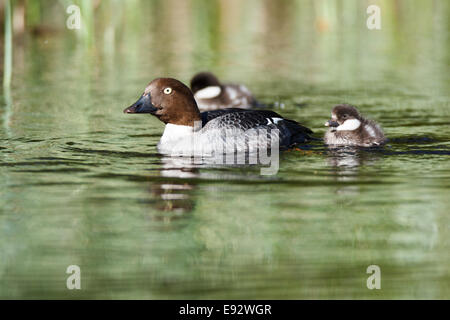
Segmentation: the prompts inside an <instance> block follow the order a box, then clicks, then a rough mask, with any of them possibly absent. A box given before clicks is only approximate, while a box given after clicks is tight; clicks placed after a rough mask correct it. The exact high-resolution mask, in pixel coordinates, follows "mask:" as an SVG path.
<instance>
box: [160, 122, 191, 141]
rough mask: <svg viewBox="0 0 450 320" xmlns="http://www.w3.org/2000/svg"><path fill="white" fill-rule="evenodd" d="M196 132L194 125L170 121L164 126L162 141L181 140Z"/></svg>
mask: <svg viewBox="0 0 450 320" xmlns="http://www.w3.org/2000/svg"><path fill="white" fill-rule="evenodd" d="M192 134H194V127H191V126H183V125H178V124H172V123H168V124H166V127H165V128H164V133H163V135H162V137H161V142H167V141H173V140H180V139H184V138H186V137H189V136H191V135H192Z"/></svg>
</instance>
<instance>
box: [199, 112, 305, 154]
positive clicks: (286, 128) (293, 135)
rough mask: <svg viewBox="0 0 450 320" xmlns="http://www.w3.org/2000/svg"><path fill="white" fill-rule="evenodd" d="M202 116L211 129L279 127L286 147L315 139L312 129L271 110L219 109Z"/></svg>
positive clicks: (203, 121)
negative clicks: (312, 135)
mask: <svg viewBox="0 0 450 320" xmlns="http://www.w3.org/2000/svg"><path fill="white" fill-rule="evenodd" d="M201 117H202V123H203V126H207V127H208V128H211V129H241V130H244V131H246V130H250V129H266V130H270V129H278V130H279V131H280V145H281V146H284V147H290V146H292V145H294V144H297V143H305V142H307V141H310V140H313V139H314V138H312V137H311V136H310V134H312V133H313V132H312V130H311V129H309V128H307V127H305V126H303V125H301V124H300V123H298V122H297V121H294V120H290V119H285V118H283V117H282V116H281V115H279V114H278V113H276V112H274V111H271V110H247V109H239V108H230V109H219V110H213V111H206V112H202V113H201Z"/></svg>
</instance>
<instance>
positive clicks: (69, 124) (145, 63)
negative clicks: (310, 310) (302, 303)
mask: <svg viewBox="0 0 450 320" xmlns="http://www.w3.org/2000/svg"><path fill="white" fill-rule="evenodd" d="M70 4H77V5H79V7H80V9H81V17H82V20H81V29H80V30H70V29H68V28H67V27H66V20H67V18H68V17H69V14H68V13H66V8H67V7H68V6H69V5H70ZM371 4H376V5H378V6H379V7H380V8H381V26H382V28H381V30H368V29H367V27H366V20H367V18H368V14H367V13H366V9H367V7H368V6H369V5H371ZM8 8H10V10H8ZM9 12H10V14H8V13H9ZM449 17H450V2H449V1H446V0H441V1H438V0H435V1H423V0H384V1H381V0H371V1H364V0H341V1H332V0H322V1H321V0H314V1H312V0H310V1H308V0H282V1H269V0H246V1H238V0H221V1H215V0H205V1H202V0H186V1H178V0H177V1H175V0H164V1H163V0H161V1H144V0H142V1H139V0H127V1H118V0H110V1H107V0H104V1H88V0H80V1H56V0H55V1H51V0H48V1H35V0H22V1H21V0H13V1H2V2H0V20H1V34H2V38H1V41H0V43H1V44H0V46H1V50H0V51H1V53H2V60H1V63H0V68H1V71H2V75H3V77H2V79H3V89H2V95H1V96H0V98H1V101H2V104H1V107H0V116H1V129H0V298H3V299H10V298H28V299H29V298H44V299H46V298H63V299H72V298H75V299H77V298H88V299H97V298H125V299H144V298H145V299H148V298H150V299H161V298H162V299H170V298H176V299H183V298H189V299H199V298H202V299H212V298H222V299H227V298H248V299H253V298H254V299H258V298H266V299H280V298H285V299H323V298H331V299H368V298H377V299H379V298H382V299H393V298H397V299H411V298H419V299H429V298H436V299H448V298H449V297H450V274H449V265H450V254H449V252H450V233H449V222H450V221H449V215H448V213H449V209H450V202H449V197H448V194H449V189H450V184H449V181H450V179H449V178H450V161H449V155H450V142H449V141H450V126H449V119H450V104H449V88H450V76H449V74H450V72H449V71H450V70H449V65H450V44H449V43H450V42H449V30H450V27H449V20H450V19H449ZM9 26H10V28H9ZM203 70H209V71H212V72H214V73H216V74H217V75H218V76H219V78H220V79H223V80H225V81H234V82H239V83H243V84H245V85H247V86H248V87H249V88H250V89H251V90H252V92H253V93H254V95H255V96H256V97H257V98H258V99H259V100H261V101H262V102H263V103H265V104H267V105H268V106H270V107H271V108H273V109H275V110H276V111H277V112H279V113H281V114H282V115H283V116H286V117H288V118H292V119H296V120H298V121H300V122H301V123H303V124H305V125H307V126H308V127H310V128H312V129H313V130H314V131H315V132H316V136H318V137H320V136H322V135H323V133H324V131H325V128H324V127H323V123H324V122H325V120H327V119H328V117H329V114H330V110H331V108H332V106H333V105H335V104H337V103H342V102H347V103H352V104H355V105H357V106H358V107H359V109H360V110H361V111H362V113H363V114H366V115H367V116H368V117H370V118H373V119H376V120H377V121H378V122H379V123H380V124H381V125H382V126H383V128H384V129H385V132H386V135H387V136H388V138H389V139H390V142H389V144H388V145H387V146H386V147H385V148H384V149H382V150H375V151H368V150H358V151H353V152H332V151H329V150H327V148H326V147H324V146H323V145H322V144H321V143H320V142H318V143H316V144H314V145H311V146H305V147H304V148H302V149H298V150H292V151H289V152H285V153H283V154H282V156H281V162H280V171H279V172H278V174H277V175H275V176H271V177H263V176H260V175H259V174H258V173H259V169H258V168H254V167H242V168H237V167H209V166H207V165H200V166H198V165H193V164H192V163H190V162H189V161H188V162H184V161H181V160H180V159H170V158H165V157H162V156H161V155H159V154H157V151H156V143H157V142H158V140H159V137H160V135H161V133H162V130H163V126H162V124H161V123H160V122H159V121H158V120H156V119H154V118H152V117H145V116H142V117H139V116H130V115H124V114H122V110H123V109H124V108H125V107H126V106H128V105H130V104H131V103H132V102H134V101H135V100H136V98H137V97H138V96H139V95H140V94H141V93H142V91H143V89H144V87H145V85H146V84H147V83H148V82H149V81H151V80H152V79H154V78H156V77H161V76H170V77H174V78H177V79H179V80H181V81H183V82H184V83H188V81H189V79H190V77H191V76H192V75H193V74H194V73H195V72H198V71H203ZM72 264H75V265H79V266H80V268H81V286H82V289H81V290H68V289H67V288H66V279H67V277H68V275H67V274H66V273H65V272H66V268H67V266H69V265H72ZM372 264H376V265H379V266H380V268H381V273H382V284H381V285H382V288H381V290H369V289H367V287H366V279H367V277H368V276H369V275H368V274H366V268H367V266H369V265H372Z"/></svg>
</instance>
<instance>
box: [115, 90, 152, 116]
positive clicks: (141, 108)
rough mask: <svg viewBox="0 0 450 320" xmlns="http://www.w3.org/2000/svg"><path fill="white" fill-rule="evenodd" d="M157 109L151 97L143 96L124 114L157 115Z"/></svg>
mask: <svg viewBox="0 0 450 320" xmlns="http://www.w3.org/2000/svg"><path fill="white" fill-rule="evenodd" d="M156 110H157V109H156V108H155V106H154V105H153V104H152V100H151V98H150V95H149V94H147V95H142V96H141V97H140V98H139V100H138V101H136V102H135V103H134V104H132V105H131V106H129V107H128V108H126V109H125V110H123V112H124V113H151V114H153V113H155V111H156Z"/></svg>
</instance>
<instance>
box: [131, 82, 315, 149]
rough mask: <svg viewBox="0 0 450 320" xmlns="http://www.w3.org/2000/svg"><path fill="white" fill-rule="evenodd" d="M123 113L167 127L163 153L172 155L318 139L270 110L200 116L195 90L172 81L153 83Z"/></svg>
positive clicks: (161, 145)
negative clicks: (149, 117) (150, 117)
mask: <svg viewBox="0 0 450 320" xmlns="http://www.w3.org/2000/svg"><path fill="white" fill-rule="evenodd" d="M124 113H150V114H152V115H154V116H155V117H157V118H158V119H159V120H161V121H162V122H163V123H165V125H166V126H165V129H164V133H163V135H162V137H161V139H160V141H159V143H158V150H159V152H161V153H164V154H170V155H197V154H210V153H211V152H213V153H214V154H216V155H217V154H219V153H221V154H223V153H229V152H255V151H258V150H259V149H262V148H266V149H267V148H272V147H274V146H279V147H280V148H288V147H291V146H293V145H295V144H298V143H304V142H306V141H309V140H310V139H313V138H311V137H310V134H311V133H312V131H311V130H310V129H308V128H306V127H304V126H302V125H301V124H299V123H297V122H296V121H294V120H289V119H284V118H283V117H282V116H280V115H279V114H277V113H275V112H273V111H270V110H246V109H239V108H231V109H221V110H213V111H205V112H202V113H200V111H199V109H198V107H197V104H196V102H195V99H194V96H193V94H192V92H191V90H190V89H189V88H188V87H187V86H185V85H184V84H183V83H181V82H180V81H178V80H175V79H171V78H158V79H155V80H153V81H152V82H150V83H149V84H148V85H147V87H146V88H145V91H144V93H143V94H142V96H141V97H140V98H139V100H138V101H136V102H135V103H134V104H133V105H131V106H130V107H128V108H126V109H125V110H124Z"/></svg>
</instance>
